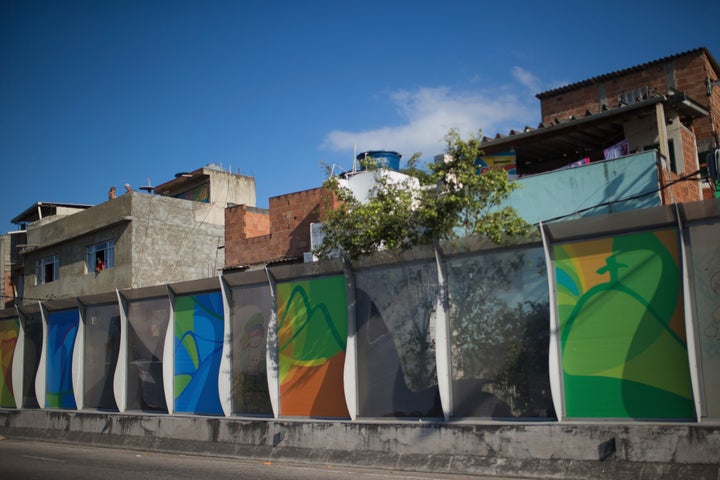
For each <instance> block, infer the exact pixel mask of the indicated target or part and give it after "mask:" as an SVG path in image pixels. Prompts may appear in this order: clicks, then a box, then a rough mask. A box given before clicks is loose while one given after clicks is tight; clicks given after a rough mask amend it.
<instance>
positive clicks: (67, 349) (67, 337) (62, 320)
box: [45, 309, 80, 409]
mask: <svg viewBox="0 0 720 480" xmlns="http://www.w3.org/2000/svg"><path fill="white" fill-rule="evenodd" d="M47 323H48V335H47V339H48V344H47V367H46V368H47V377H46V380H45V381H46V383H45V385H46V390H45V393H46V395H45V406H46V407H47V408H66V409H74V408H77V405H76V403H75V394H74V392H73V382H72V356H73V350H74V348H75V338H76V337H77V332H78V326H79V324H80V315H79V313H78V311H77V310H76V309H73V310H62V311H58V312H50V313H49V314H48V319H47Z"/></svg>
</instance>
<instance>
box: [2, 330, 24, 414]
mask: <svg viewBox="0 0 720 480" xmlns="http://www.w3.org/2000/svg"><path fill="white" fill-rule="evenodd" d="M19 330H20V323H19V321H18V319H17V317H12V318H0V407H2V408H15V407H16V405H15V396H14V394H13V383H12V364H13V355H14V354H15V346H16V345H17V339H18V333H19Z"/></svg>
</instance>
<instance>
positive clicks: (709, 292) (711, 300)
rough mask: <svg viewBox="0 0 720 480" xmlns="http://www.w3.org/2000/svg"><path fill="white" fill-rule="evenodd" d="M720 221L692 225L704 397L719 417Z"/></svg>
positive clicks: (710, 412) (711, 414)
mask: <svg viewBox="0 0 720 480" xmlns="http://www.w3.org/2000/svg"><path fill="white" fill-rule="evenodd" d="M718 238H720V223H714V224H704V225H696V226H692V227H691V228H690V244H691V251H692V269H693V271H692V276H693V279H694V289H695V312H696V316H697V325H698V328H697V330H698V338H699V346H700V362H701V365H702V368H701V369H700V372H701V373H702V379H701V380H702V386H703V392H702V393H703V398H704V403H705V407H706V415H707V416H708V417H710V418H720V375H718V372H720V243H718V240H717V239H718Z"/></svg>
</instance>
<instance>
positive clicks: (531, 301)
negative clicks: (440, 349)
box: [447, 247, 555, 418]
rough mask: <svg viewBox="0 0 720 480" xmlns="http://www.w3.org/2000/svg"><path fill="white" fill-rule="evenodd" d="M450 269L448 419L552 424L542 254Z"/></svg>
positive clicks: (496, 257)
mask: <svg viewBox="0 0 720 480" xmlns="http://www.w3.org/2000/svg"><path fill="white" fill-rule="evenodd" d="M447 264H448V268H447V272H448V295H449V305H450V309H449V315H450V342H451V344H450V352H451V358H452V361H451V362H452V401H453V406H452V412H453V416H455V417H489V418H517V417H535V418H555V409H554V408H553V403H552V395H551V392H550V374H549V371H548V353H549V346H550V335H549V334H550V300H549V292H548V284H547V271H546V266H545V255H544V252H543V250H542V248H539V247H534V248H526V249H516V250H513V251H504V252H498V251H492V252H485V253H482V254H478V255H472V256H463V257H459V258H453V259H451V260H449V261H448V262H447Z"/></svg>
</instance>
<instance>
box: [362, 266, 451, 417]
mask: <svg viewBox="0 0 720 480" xmlns="http://www.w3.org/2000/svg"><path fill="white" fill-rule="evenodd" d="M355 282H356V304H357V307H356V313H355V316H356V322H357V344H358V396H359V402H358V408H359V414H360V416H363V417H441V416H442V407H441V404H440V393H439V390H438V382H437V369H436V366H435V307H436V303H437V299H438V294H439V286H438V280H437V269H436V267H435V263H434V262H426V263H421V264H406V265H392V266H389V267H381V268H373V269H369V270H363V271H359V272H357V274H356V277H355Z"/></svg>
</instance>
